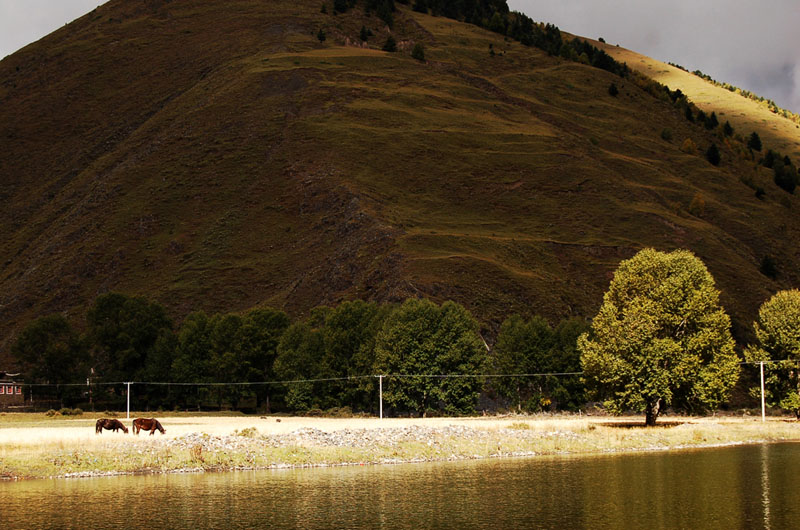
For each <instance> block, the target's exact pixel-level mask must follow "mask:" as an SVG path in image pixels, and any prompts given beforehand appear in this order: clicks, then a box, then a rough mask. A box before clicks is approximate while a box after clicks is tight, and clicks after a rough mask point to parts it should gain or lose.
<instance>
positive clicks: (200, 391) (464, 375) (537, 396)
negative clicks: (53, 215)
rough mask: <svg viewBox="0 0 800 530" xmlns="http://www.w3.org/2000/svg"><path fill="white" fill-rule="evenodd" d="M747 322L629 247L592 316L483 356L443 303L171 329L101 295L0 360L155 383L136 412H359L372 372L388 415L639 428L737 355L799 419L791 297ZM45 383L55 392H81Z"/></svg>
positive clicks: (241, 318) (477, 339) (39, 377)
mask: <svg viewBox="0 0 800 530" xmlns="http://www.w3.org/2000/svg"><path fill="white" fill-rule="evenodd" d="M754 329H755V335H756V337H757V339H758V341H757V342H756V343H755V344H752V345H748V346H747V347H746V348H745V350H744V352H743V354H742V355H739V354H737V353H736V350H735V347H734V341H733V338H732V336H731V333H730V319H729V317H728V315H727V314H726V313H725V311H724V309H723V308H722V306H721V305H720V303H719V291H718V290H717V289H716V287H715V285H714V280H713V278H712V276H711V274H710V273H709V272H708V270H707V269H706V267H705V265H704V264H703V262H702V261H701V260H700V259H699V258H697V257H696V256H694V255H693V254H692V253H691V252H689V251H685V250H676V251H673V252H659V251H656V250H653V249H644V250H642V251H640V252H639V253H637V254H636V255H635V256H633V257H632V258H630V259H628V260H624V261H622V262H621V263H620V265H619V268H618V269H617V271H616V272H615V274H614V277H613V279H612V281H611V284H610V286H609V290H608V291H607V292H606V294H605V296H604V298H603V303H602V305H601V307H600V310H599V311H598V313H597V315H596V316H595V317H594V318H593V319H592V321H591V324H589V323H588V322H587V321H586V320H585V319H580V318H573V319H568V320H563V321H561V322H559V323H558V324H557V325H556V326H555V327H552V326H551V325H550V324H549V323H548V322H547V321H546V320H545V319H543V318H542V317H540V316H535V315H534V316H530V317H525V316H522V315H512V316H510V317H509V318H507V319H506V320H505V321H504V322H503V323H502V325H501V327H500V330H499V333H498V335H497V340H496V342H495V344H494V348H493V349H491V350H490V348H489V347H488V345H487V343H486V341H485V340H484V338H483V336H482V335H481V332H480V327H479V324H478V322H477V321H476V320H475V318H474V317H473V316H472V315H471V314H470V313H469V311H467V309H466V308H464V307H463V306H462V305H460V304H457V303H455V302H452V301H448V302H444V303H442V304H436V303H434V302H432V301H430V300H427V299H417V298H411V299H408V300H406V301H405V302H403V303H401V304H378V303H374V302H366V301H363V300H353V301H347V302H343V303H341V304H339V305H338V306H336V307H318V308H316V309H314V310H312V311H311V313H310V314H309V316H308V317H306V318H304V319H299V320H295V321H292V320H291V319H290V318H289V316H288V315H287V314H286V313H284V312H283V311H280V310H277V309H273V308H255V309H251V310H249V311H245V312H243V313H225V314H214V315H207V314H206V313H204V312H202V311H198V312H194V313H191V314H189V315H188V316H187V317H186V318H185V319H184V320H183V322H181V324H180V326H175V325H174V323H173V322H172V320H171V319H170V318H169V316H168V315H167V312H166V311H165V309H164V308H163V307H162V306H161V305H160V304H158V303H157V302H154V301H151V300H148V299H146V298H144V297H139V296H130V295H125V294H121V293H107V294H103V295H101V296H99V297H98V298H97V299H96V300H95V302H94V304H93V305H92V307H91V308H90V309H89V310H88V312H87V314H86V327H85V332H84V333H78V332H77V331H76V330H75V328H74V327H73V326H72V325H71V324H70V322H68V321H67V319H66V318H65V317H64V316H62V315H49V316H45V317H41V318H39V319H37V320H35V321H33V322H31V323H30V324H29V325H28V326H26V328H25V329H24V330H23V331H22V333H20V335H19V337H18V338H17V340H16V342H15V343H14V345H13V347H12V353H13V355H14V357H15V359H16V360H17V362H18V364H19V367H20V368H21V369H22V370H23V371H24V376H25V378H26V379H25V382H26V384H31V383H33V384H36V383H46V384H50V385H67V384H70V383H81V382H83V381H84V380H85V379H89V380H90V382H93V383H94V384H95V385H96V386H97V387H98V390H97V391H96V392H97V395H96V399H97V400H98V402H99V401H101V400H102V399H105V400H106V401H109V400H110V401H113V398H114V397H115V396H116V397H117V398H121V397H122V394H121V393H120V388H119V387H114V386H113V385H111V386H102V385H100V384H101V383H106V382H109V383H110V382H122V381H147V382H153V383H163V384H160V385H156V384H153V385H144V386H143V387H142V389H141V390H137V392H138V394H137V403H139V406H142V408H145V407H146V408H158V407H162V408H178V409H185V408H187V409H188V408H197V409H203V408H223V407H230V408H234V409H247V410H253V411H256V410H257V411H284V412H300V413H303V412H308V411H312V410H315V409H319V410H329V409H342V408H346V409H348V410H350V411H352V412H367V413H374V412H376V408H377V399H378V396H377V391H378V389H377V385H376V381H375V378H374V376H376V375H384V376H386V378H387V380H386V382H387V385H386V386H385V388H384V393H383V399H384V403H385V404H386V406H387V407H388V408H389V411H390V413H393V414H409V413H410V414H417V415H427V414H470V413H475V412H476V411H477V410H478V409H479V408H483V407H486V406H487V404H489V405H488V406H491V407H493V408H498V409H504V410H517V411H527V412H533V411H542V410H577V409H578V408H580V407H582V406H584V405H585V404H586V403H587V400H599V401H602V402H603V404H604V406H605V408H606V409H607V410H608V411H610V412H612V413H623V412H628V411H636V412H644V413H645V415H646V422H647V424H649V425H652V424H655V421H656V419H657V417H658V416H659V414H660V413H661V412H663V411H664V410H666V409H667V408H672V409H674V410H684V411H689V412H703V411H710V410H716V409H717V408H718V407H719V406H720V405H722V404H723V403H725V402H726V400H727V399H728V398H729V395H730V391H731V389H732V388H733V387H734V385H735V384H736V383H737V380H738V377H739V373H740V370H741V368H740V365H741V363H742V361H743V360H746V361H747V362H753V363H757V362H766V363H767V381H766V387H767V396H766V397H767V401H768V402H769V403H770V405H772V406H776V407H781V408H783V409H786V410H791V411H793V412H794V413H795V414H796V415H798V417H799V418H800V377H799V376H798V374H800V291H798V290H790V291H781V292H779V293H777V294H776V295H775V296H774V297H772V298H771V299H770V300H768V301H767V302H765V303H764V304H763V306H762V307H761V310H760V312H759V319H758V321H757V322H755V323H754ZM448 376H449V377H448ZM220 382H224V383H255V384H252V385H215V383H220ZM265 382H271V383H276V384H263V383H265ZM280 382H284V383H285V384H277V383H280ZM169 383H172V384H173V385H174V386H172V385H170V384H169ZM186 383H192V385H186ZM57 388H58V389H59V390H58V391H59V392H61V394H59V396H58V398H59V399H61V400H62V401H63V400H64V399H65V398H66V399H70V400H72V401H73V403H72V404H73V405H74V404H75V402H84V401H85V399H86V396H85V395H80V394H77V395H76V394H75V393H73V394H71V395H70V394H68V392H67V391H66V388H60V387H57ZM756 391H757V389H756V390H753V392H756ZM81 400H83V401H81ZM479 402H480V403H481V404H479Z"/></svg>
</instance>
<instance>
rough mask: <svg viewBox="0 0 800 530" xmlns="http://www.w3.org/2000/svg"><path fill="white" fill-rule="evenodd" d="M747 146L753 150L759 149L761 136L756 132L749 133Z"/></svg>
mask: <svg viewBox="0 0 800 530" xmlns="http://www.w3.org/2000/svg"><path fill="white" fill-rule="evenodd" d="M747 147H749V148H750V149H752V150H753V151H761V138H760V137H759V136H758V133H757V132H755V131H754V132H753V134H751V135H750V138H749V139H748V140H747Z"/></svg>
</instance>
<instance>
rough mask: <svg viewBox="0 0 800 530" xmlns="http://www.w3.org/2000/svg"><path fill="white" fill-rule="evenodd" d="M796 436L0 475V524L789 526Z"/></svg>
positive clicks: (793, 517) (798, 452)
mask: <svg viewBox="0 0 800 530" xmlns="http://www.w3.org/2000/svg"><path fill="white" fill-rule="evenodd" d="M799 456H800V446H798V445H793V444H781V445H762V446H749V447H735V448H724V449H711V450H703V451H691V452H680V453H677V452H676V453H650V454H636V455H619V456H603V457H591V458H586V457H564V458H535V459H524V460H503V461H479V462H462V463H443V464H430V465H428V464H425V465H401V466H374V467H370V466H368V467H350V468H333V469H305V470H283V471H261V472H246V473H245V472H242V473H220V474H207V475H156V476H142V477H112V478H98V479H76V480H42V481H32V482H23V483H6V484H2V483H0V498H1V499H2V504H1V505H0V519H2V522H3V526H4V528H85V527H87V526H91V527H95V528H158V527H161V528H223V527H224V528H253V527H271V528H520V527H533V528H648V529H650V528H768V529H771V528H775V529H779V528H792V527H794V526H795V525H796V523H797V521H798V520H800V511H798V508H797V507H796V505H795V502H794V499H795V498H796V496H797V494H798V486H797V485H796V481H795V480H794V477H796V476H797V474H798V471H800V469H798V468H799V467H800V465H799V464H798V463H797V462H798V460H799V459H798V457H799Z"/></svg>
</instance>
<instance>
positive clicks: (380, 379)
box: [378, 375, 383, 419]
mask: <svg viewBox="0 0 800 530" xmlns="http://www.w3.org/2000/svg"><path fill="white" fill-rule="evenodd" d="M378 401H379V403H380V419H383V376H382V375H379V376H378Z"/></svg>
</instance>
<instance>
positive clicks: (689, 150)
mask: <svg viewBox="0 0 800 530" xmlns="http://www.w3.org/2000/svg"><path fill="white" fill-rule="evenodd" d="M681 151H683V152H684V153H686V154H689V155H693V154H694V153H695V152H696V151H697V146H696V145H695V144H694V142H693V141H692V139H691V138H687V139H686V140H684V141H683V144H681Z"/></svg>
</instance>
